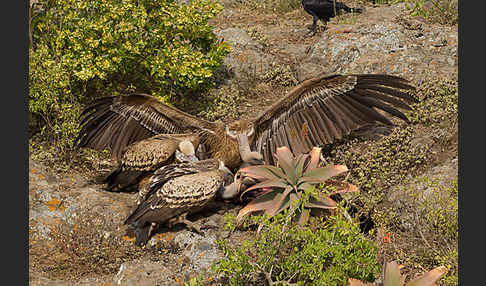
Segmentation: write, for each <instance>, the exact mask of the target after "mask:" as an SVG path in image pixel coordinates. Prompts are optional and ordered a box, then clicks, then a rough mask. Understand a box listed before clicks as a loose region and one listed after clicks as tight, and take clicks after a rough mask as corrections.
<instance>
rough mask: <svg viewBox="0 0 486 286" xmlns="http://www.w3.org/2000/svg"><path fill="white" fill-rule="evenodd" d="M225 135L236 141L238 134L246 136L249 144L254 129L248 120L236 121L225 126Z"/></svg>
mask: <svg viewBox="0 0 486 286" xmlns="http://www.w3.org/2000/svg"><path fill="white" fill-rule="evenodd" d="M225 131H226V134H227V135H228V136H229V137H231V138H232V139H233V140H235V141H237V140H238V134H243V135H246V137H247V138H248V140H249V141H250V142H251V141H252V140H253V138H254V135H255V128H254V126H253V122H251V121H249V120H237V121H234V122H231V123H230V124H227V125H226V126H225Z"/></svg>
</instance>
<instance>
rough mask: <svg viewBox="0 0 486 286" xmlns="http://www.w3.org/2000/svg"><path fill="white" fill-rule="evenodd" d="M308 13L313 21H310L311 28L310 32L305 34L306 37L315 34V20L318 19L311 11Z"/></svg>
mask: <svg viewBox="0 0 486 286" xmlns="http://www.w3.org/2000/svg"><path fill="white" fill-rule="evenodd" d="M310 12H311V14H312V17H313V19H312V26H311V27H310V28H309V29H310V31H309V32H308V33H307V34H306V36H308V37H312V36H314V35H315V34H316V32H317V19H318V17H317V15H315V14H314V13H313V12H312V11H310Z"/></svg>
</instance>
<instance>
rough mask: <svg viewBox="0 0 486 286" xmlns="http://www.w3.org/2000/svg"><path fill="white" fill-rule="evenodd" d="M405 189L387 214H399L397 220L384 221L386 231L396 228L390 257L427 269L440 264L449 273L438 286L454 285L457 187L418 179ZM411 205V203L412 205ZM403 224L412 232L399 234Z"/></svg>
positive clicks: (457, 224)
mask: <svg viewBox="0 0 486 286" xmlns="http://www.w3.org/2000/svg"><path fill="white" fill-rule="evenodd" d="M411 186H419V187H415V188H414V187H412V188H410V186H404V187H403V188H402V189H404V191H405V193H404V198H402V199H401V202H402V203H401V204H400V206H395V207H394V208H393V209H389V210H387V212H398V211H399V210H398V208H400V213H401V218H400V219H399V220H398V221H395V220H385V221H384V222H385V223H386V227H387V228H391V229H396V230H397V231H396V234H397V241H396V246H395V248H394V251H393V253H392V254H391V255H393V256H395V257H400V259H401V260H403V262H404V263H405V264H407V265H412V266H414V268H417V269H427V268H432V267H437V266H439V265H443V266H445V267H446V268H447V269H448V273H447V274H446V275H445V276H444V278H442V280H441V281H442V283H441V285H451V286H452V285H457V280H458V252H457V244H458V230H459V221H458V188H457V181H455V180H454V181H452V182H450V183H445V184H444V183H439V181H437V180H430V179H429V178H428V177H426V176H424V177H420V178H418V179H416V181H414V182H413V184H411ZM412 202H413V203H412ZM404 224H410V225H413V229H412V230H408V231H403V232H402V231H400V229H401V226H402V225H404Z"/></svg>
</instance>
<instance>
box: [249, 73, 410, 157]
mask: <svg viewBox="0 0 486 286" xmlns="http://www.w3.org/2000/svg"><path fill="white" fill-rule="evenodd" d="M410 89H414V87H413V86H411V85H409V83H408V81H407V80H405V79H403V78H400V77H396V76H391V75H382V74H361V75H333V76H324V77H318V78H313V79H309V80H306V81H304V82H302V83H301V84H299V85H298V86H296V87H295V88H294V89H293V90H291V91H290V92H289V93H288V94H287V95H286V96H285V97H284V98H282V99H280V100H279V101H278V102H276V103H274V104H273V105H272V106H270V107H269V108H268V109H267V110H266V111H264V112H263V113H262V114H261V115H260V116H258V117H257V118H256V119H254V121H253V124H254V127H255V136H256V137H255V140H254V141H253V148H255V149H256V150H257V151H258V152H260V153H261V154H263V157H264V159H265V161H266V162H267V163H272V162H273V156H272V154H273V153H275V150H276V148H277V147H280V146H287V147H289V148H290V149H291V150H292V152H294V154H298V153H306V152H308V151H310V149H311V148H312V147H313V146H322V145H326V144H329V143H332V142H334V140H336V139H340V138H342V137H343V136H345V135H347V134H349V133H350V132H351V131H353V130H355V129H357V128H359V127H361V126H364V125H368V124H373V123H376V122H381V123H383V124H387V125H392V122H391V121H390V120H389V119H388V118H387V117H385V116H384V115H383V114H382V113H380V112H378V111H377V109H380V110H382V111H385V112H386V113H388V114H391V115H392V116H394V117H398V118H401V119H402V120H404V121H406V122H408V119H407V117H406V116H405V115H404V114H403V113H402V112H401V111H399V110H398V109H397V108H401V109H409V110H410V109H411V108H410V106H409V105H408V104H407V103H406V102H417V99H415V98H414V97H412V96H410V95H409V94H407V93H406V92H404V91H403V90H410Z"/></svg>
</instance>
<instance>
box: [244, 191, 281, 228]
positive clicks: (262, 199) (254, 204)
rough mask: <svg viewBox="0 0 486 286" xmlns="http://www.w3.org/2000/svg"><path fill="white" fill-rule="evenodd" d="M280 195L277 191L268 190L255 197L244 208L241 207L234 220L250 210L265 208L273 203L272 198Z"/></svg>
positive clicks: (250, 211)
mask: <svg viewBox="0 0 486 286" xmlns="http://www.w3.org/2000/svg"><path fill="white" fill-rule="evenodd" d="M277 195H280V193H278V192H268V193H265V194H262V195H260V196H259V197H257V198H255V199H254V200H253V201H251V202H250V203H248V204H247V205H246V206H245V207H244V208H242V209H241V210H240V211H239V212H238V215H237V216H236V221H238V222H239V221H240V220H241V219H242V218H243V217H244V216H246V215H247V214H250V213H252V212H257V211H262V210H266V209H268V208H269V207H271V206H272V204H273V199H274V198H275V197H276V196H277Z"/></svg>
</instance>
